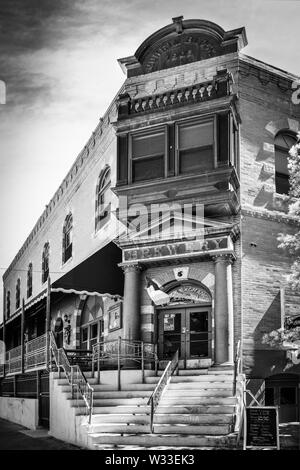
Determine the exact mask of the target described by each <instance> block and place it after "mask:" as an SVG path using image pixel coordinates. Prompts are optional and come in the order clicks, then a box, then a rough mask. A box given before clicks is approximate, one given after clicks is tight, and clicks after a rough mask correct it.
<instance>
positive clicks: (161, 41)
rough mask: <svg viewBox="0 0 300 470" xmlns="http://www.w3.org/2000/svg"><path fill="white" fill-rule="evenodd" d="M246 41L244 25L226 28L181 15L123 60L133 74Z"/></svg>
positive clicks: (206, 56) (236, 47) (210, 54)
mask: <svg viewBox="0 0 300 470" xmlns="http://www.w3.org/2000/svg"><path fill="white" fill-rule="evenodd" d="M246 44H247V39H246V33H245V29H244V28H239V29H236V30H232V31H227V32H226V31H224V29H223V28H221V27H220V26H218V25H217V24H215V23H212V22H211V21H206V20H183V17H178V18H173V23H172V24H169V25H168V26H165V27H164V28H162V29H160V30H158V31H156V32H155V33H154V34H152V35H151V36H149V37H148V38H147V39H146V40H145V41H144V42H143V43H142V44H141V46H140V47H139V48H138V49H137V51H136V52H135V54H134V56H133V57H127V58H125V59H120V60H119V62H120V64H121V66H122V67H123V69H124V70H127V72H128V77H130V76H135V75H140V74H145V73H151V72H155V71H158V70H164V69H168V68H172V67H177V66H179V65H184V64H187V63H191V62H197V61H199V60H205V59H209V58H211V57H216V56H220V55H223V54H228V53H230V52H235V51H237V50H240V49H241V48H242V47H244V46H245V45H246Z"/></svg>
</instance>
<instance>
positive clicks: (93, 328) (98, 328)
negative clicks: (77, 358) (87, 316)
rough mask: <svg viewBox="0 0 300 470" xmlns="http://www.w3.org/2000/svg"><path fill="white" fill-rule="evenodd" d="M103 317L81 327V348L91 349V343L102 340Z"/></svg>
mask: <svg viewBox="0 0 300 470" xmlns="http://www.w3.org/2000/svg"><path fill="white" fill-rule="evenodd" d="M103 331H104V322H103V318H101V319H99V320H98V321H96V322H93V323H91V324H88V325H84V326H82V327H81V348H82V349H92V347H93V345H94V344H96V343H98V342H101V341H103Z"/></svg>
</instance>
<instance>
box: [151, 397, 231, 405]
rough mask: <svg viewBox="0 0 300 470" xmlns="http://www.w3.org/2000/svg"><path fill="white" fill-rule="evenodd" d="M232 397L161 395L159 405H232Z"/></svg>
mask: <svg viewBox="0 0 300 470" xmlns="http://www.w3.org/2000/svg"><path fill="white" fill-rule="evenodd" d="M235 403H236V398H234V397H206V396H204V397H174V398H173V397H165V395H163V396H162V398H161V401H160V406H176V405H179V406H183V405H195V406H197V405H202V406H203V405H234V404H235Z"/></svg>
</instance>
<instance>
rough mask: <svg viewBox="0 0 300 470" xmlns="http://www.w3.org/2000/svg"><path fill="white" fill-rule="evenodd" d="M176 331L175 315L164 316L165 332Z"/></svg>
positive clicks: (167, 314) (166, 314)
mask: <svg viewBox="0 0 300 470" xmlns="http://www.w3.org/2000/svg"><path fill="white" fill-rule="evenodd" d="M174 330H175V313H165V314H164V331H174Z"/></svg>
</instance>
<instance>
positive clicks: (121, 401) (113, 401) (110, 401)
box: [68, 398, 148, 408]
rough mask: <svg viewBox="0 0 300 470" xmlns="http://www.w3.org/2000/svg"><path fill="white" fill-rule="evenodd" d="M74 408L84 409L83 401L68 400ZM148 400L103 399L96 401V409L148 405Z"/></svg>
mask: <svg viewBox="0 0 300 470" xmlns="http://www.w3.org/2000/svg"><path fill="white" fill-rule="evenodd" d="M68 401H69V402H70V404H71V406H72V407H77V406H79V407H84V400H83V399H78V400H76V399H68ZM147 402H148V398H110V399H106V398H102V399H100V400H99V399H96V400H94V408H97V407H102V406H119V405H131V406H136V405H147Z"/></svg>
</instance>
